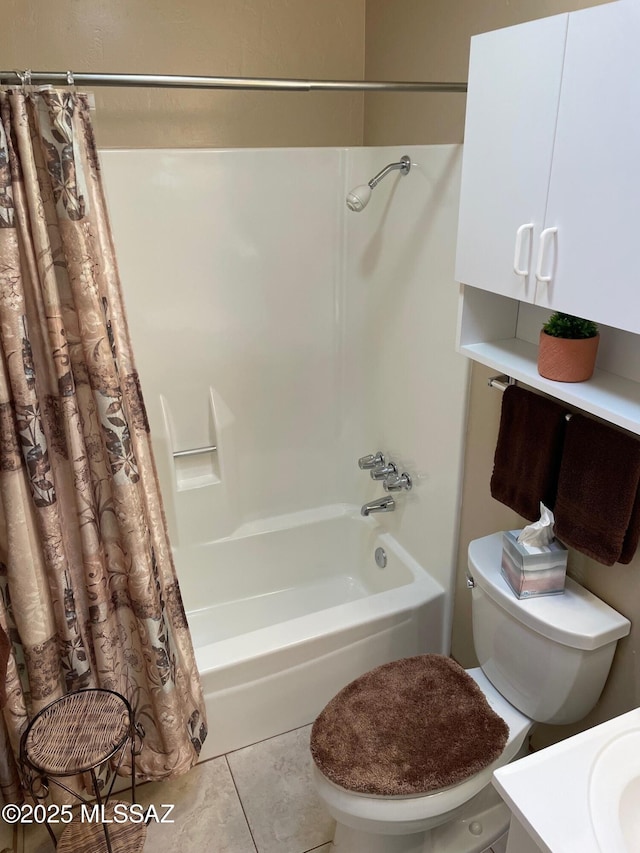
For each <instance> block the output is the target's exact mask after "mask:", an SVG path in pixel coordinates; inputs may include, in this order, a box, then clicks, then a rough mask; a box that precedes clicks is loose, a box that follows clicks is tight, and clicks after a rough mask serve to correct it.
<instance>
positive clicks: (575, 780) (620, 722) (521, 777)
mask: <svg viewBox="0 0 640 853" xmlns="http://www.w3.org/2000/svg"><path fill="white" fill-rule="evenodd" d="M638 728H640V708H636V709H635V710H633V711H629V712H628V713H626V714H622V715H621V716H619V717H614V719H612V720H609V721H608V722H606V723H602V724H600V725H598V726H594V728H592V729H588V730H587V731H584V732H581V733H580V734H577V735H574V736H573V737H570V738H567V739H566V740H564V741H561V742H560V743H557V744H554V745H553V746H549V747H547V748H546V749H542V750H540V751H539V752H536V753H533V754H532V755H528V756H526V757H525V758H522V759H520V760H519V761H514V762H513V763H512V764H508V765H506V766H505V767H501V768H500V769H499V770H496V771H495V772H494V774H493V784H494V786H495V787H496V788H497V790H498V791H499V793H500V795H501V796H502V798H503V799H504V801H505V802H506V803H507V805H508V806H509V808H510V809H511V811H512V813H513V814H514V815H515V817H516V818H517V819H518V820H519V821H520V823H521V824H522V825H523V826H524V828H525V829H526V830H527V832H528V833H529V834H530V835H531V838H532V839H533V840H534V841H535V842H536V844H537V845H538V846H539V848H540V849H541V850H543V851H545V853H603V851H602V850H601V847H600V846H599V844H598V841H597V839H596V836H595V833H594V830H593V827H592V822H591V817H590V811H589V784H590V776H591V771H592V768H593V765H594V763H595V761H596V758H597V757H598V755H599V753H600V752H601V751H602V750H603V749H604V747H606V746H607V745H608V744H609V743H610V742H611V741H612V739H614V738H615V737H616V736H618V735H620V734H623V733H625V732H628V731H631V730H633V729H638ZM637 758H638V766H639V768H640V755H638V757H637ZM605 853H615V851H613V850H610V851H605Z"/></svg>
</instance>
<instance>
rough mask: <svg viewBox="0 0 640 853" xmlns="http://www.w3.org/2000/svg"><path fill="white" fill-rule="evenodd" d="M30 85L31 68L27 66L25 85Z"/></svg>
mask: <svg viewBox="0 0 640 853" xmlns="http://www.w3.org/2000/svg"><path fill="white" fill-rule="evenodd" d="M30 85H31V69H30V68H27V70H26V71H25V72H24V83H23V86H30Z"/></svg>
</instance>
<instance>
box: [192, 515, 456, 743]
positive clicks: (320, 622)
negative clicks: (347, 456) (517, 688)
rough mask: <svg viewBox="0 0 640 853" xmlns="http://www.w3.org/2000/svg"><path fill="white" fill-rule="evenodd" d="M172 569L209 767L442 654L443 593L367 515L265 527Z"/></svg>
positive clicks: (274, 522)
mask: <svg viewBox="0 0 640 853" xmlns="http://www.w3.org/2000/svg"><path fill="white" fill-rule="evenodd" d="M377 548H382V549H384V552H385V555H386V565H384V566H383V567H382V566H380V565H378V563H377V562H376V559H375V552H376V549H377ZM175 557H176V567H177V571H178V576H179V579H180V587H181V590H182V596H183V599H184V604H185V608H186V611H187V618H188V620H189V625H190V628H191V632H192V637H193V643H194V647H195V654H196V661H197V664H198V669H199V671H200V675H201V679H202V686H203V690H204V694H205V698H206V704H207V714H208V720H209V736H208V738H207V740H206V742H205V744H204V747H203V751H202V754H201V760H205V759H207V758H212V757H213V756H216V755H220V754H222V753H225V752H229V751H231V750H234V749H239V748H241V747H244V746H248V745H249V744H251V743H255V742H256V741H259V740H263V739H264V738H268V737H272V736H274V735H277V734H280V733H282V732H286V731H289V730H290V729H293V728H297V727H298V726H302V725H306V724H307V723H310V722H312V721H313V720H314V718H315V717H316V716H317V714H318V713H319V712H320V711H321V710H322V708H323V707H324V705H325V704H326V703H327V702H328V701H329V699H330V698H331V697H332V696H333V695H334V694H335V693H336V692H337V691H338V690H339V689H340V688H341V687H343V686H344V685H345V684H347V682H349V681H351V680H352V679H353V678H356V677H357V676H358V675H361V674H362V673H363V672H366V671H367V670H368V669H371V668H372V667H374V666H377V665H379V664H382V663H386V662H388V661H390V660H394V659H396V658H399V657H404V656H407V655H413V654H418V653H421V652H426V651H430V652H443V651H445V649H444V648H443V645H444V640H443V620H444V598H445V593H444V590H443V588H442V587H441V586H440V585H439V584H438V583H437V582H436V581H435V580H434V579H433V578H432V577H430V576H429V574H428V572H427V571H426V570H425V569H424V568H423V567H422V566H420V565H419V564H418V563H417V562H416V561H415V560H414V559H413V558H412V557H411V556H410V555H409V554H408V553H407V552H406V551H405V550H404V549H403V548H402V547H401V546H400V545H399V544H398V542H397V541H396V540H395V539H394V538H393V537H392V536H390V535H389V534H387V533H383V532H382V531H381V528H380V526H379V524H378V522H377V520H376V519H375V517H371V516H370V517H368V518H363V517H362V516H361V515H360V509H359V507H353V506H346V505H336V506H327V507H321V508H319V509H315V510H308V511H304V512H299V513H294V514H291V515H287V516H278V517H276V518H271V519H266V520H264V519H263V520H261V521H260V522H257V523H252V524H249V525H245V526H243V527H241V528H239V529H238V530H237V531H235V533H234V534H233V535H232V536H230V537H227V538H224V539H218V540H216V541H213V542H209V543H206V544H201V545H196V546H190V547H182V548H177V549H176V553H175ZM383 562H384V561H383Z"/></svg>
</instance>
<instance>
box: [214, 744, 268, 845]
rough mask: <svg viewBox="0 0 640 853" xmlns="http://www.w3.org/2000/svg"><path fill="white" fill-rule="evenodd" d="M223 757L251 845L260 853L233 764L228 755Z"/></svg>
mask: <svg viewBox="0 0 640 853" xmlns="http://www.w3.org/2000/svg"><path fill="white" fill-rule="evenodd" d="M222 757H223V758H224V760H225V763H226V765H227V769H228V770H229V775H230V776H231V781H232V782H233V787H234V789H235V792H236V796H237V797H238V802H239V803H240V808H241V809H242V814H243V816H244V820H245V823H246V824H247V829H248V830H249V835H250V836H251V843H252V844H253V846H254V848H255V850H256V853H260V851H259V850H258V845H257V844H256V839H255V837H254V835H253V830H252V829H251V824H250V823H249V818H248V816H247V813H246V811H245V808H244V803H243V802H242V797H241V796H240V791H239V790H238V786H237V784H236V779H235V776H234V775H233V770H232V769H231V764H229V759H228V758H227V754H226V753H225V755H224V756H222Z"/></svg>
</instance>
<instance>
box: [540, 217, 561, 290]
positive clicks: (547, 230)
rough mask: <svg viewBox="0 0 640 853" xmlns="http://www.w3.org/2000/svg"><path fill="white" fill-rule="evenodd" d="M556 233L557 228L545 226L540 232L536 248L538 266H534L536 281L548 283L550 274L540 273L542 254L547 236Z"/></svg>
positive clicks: (544, 250) (542, 261) (544, 252)
mask: <svg viewBox="0 0 640 853" xmlns="http://www.w3.org/2000/svg"><path fill="white" fill-rule="evenodd" d="M557 233H558V229H557V228H545V229H544V231H543V232H542V233H541V234H540V246H539V248H538V266H537V267H536V278H537V279H538V281H541V282H544V283H545V284H548V283H549V282H550V281H551V276H550V275H542V266H543V263H544V256H545V254H546V251H547V243H548V241H549V238H550V237H552V236H553V235H554V234H557Z"/></svg>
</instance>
